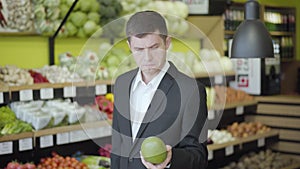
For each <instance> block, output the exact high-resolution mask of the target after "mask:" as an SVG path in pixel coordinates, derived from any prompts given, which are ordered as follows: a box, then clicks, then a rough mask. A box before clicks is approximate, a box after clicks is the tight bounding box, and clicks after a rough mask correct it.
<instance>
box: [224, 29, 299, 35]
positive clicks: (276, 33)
mask: <svg viewBox="0 0 300 169" xmlns="http://www.w3.org/2000/svg"><path fill="white" fill-rule="evenodd" d="M224 33H225V34H227V35H234V33H235V31H230V30H225V31H224ZM270 34H271V35H272V36H293V35H294V34H295V33H294V32H284V31H283V32H281V31H270Z"/></svg>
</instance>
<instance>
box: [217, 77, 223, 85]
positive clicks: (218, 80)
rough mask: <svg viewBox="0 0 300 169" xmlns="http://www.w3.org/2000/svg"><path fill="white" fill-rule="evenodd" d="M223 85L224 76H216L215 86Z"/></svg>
mask: <svg viewBox="0 0 300 169" xmlns="http://www.w3.org/2000/svg"><path fill="white" fill-rule="evenodd" d="M222 83H223V76H222V75H216V76H215V84H222Z"/></svg>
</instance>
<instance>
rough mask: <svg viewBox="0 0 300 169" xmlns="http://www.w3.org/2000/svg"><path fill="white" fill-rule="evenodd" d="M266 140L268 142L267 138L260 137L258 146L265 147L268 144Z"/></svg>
mask: <svg viewBox="0 0 300 169" xmlns="http://www.w3.org/2000/svg"><path fill="white" fill-rule="evenodd" d="M265 142H266V139H265V138H260V139H258V140H257V146H258V147H263V146H265V144H266V143H265Z"/></svg>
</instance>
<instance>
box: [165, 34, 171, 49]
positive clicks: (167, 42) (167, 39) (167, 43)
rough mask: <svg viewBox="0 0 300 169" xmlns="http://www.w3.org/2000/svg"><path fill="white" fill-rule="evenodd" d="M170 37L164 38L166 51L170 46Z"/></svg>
mask: <svg viewBox="0 0 300 169" xmlns="http://www.w3.org/2000/svg"><path fill="white" fill-rule="evenodd" d="M171 40H172V39H171V37H170V36H167V38H166V49H169V47H170V44H171Z"/></svg>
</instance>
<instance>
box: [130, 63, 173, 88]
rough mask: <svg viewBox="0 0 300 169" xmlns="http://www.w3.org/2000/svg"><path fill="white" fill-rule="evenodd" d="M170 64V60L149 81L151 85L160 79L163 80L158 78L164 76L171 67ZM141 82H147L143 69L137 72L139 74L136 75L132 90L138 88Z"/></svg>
mask: <svg viewBox="0 0 300 169" xmlns="http://www.w3.org/2000/svg"><path fill="white" fill-rule="evenodd" d="M169 67H170V64H169V62H166V63H165V65H164V66H163V68H162V69H161V71H160V72H159V73H158V74H157V75H156V76H155V77H154V78H153V79H152V80H151V81H150V82H149V83H148V84H149V85H152V84H155V83H156V82H157V81H158V80H161V79H162V78H157V77H160V76H163V75H164V74H165V73H166V72H167V71H168V69H169ZM139 83H145V82H144V81H143V79H142V72H141V69H139V71H138V72H137V75H136V76H135V80H134V83H133V86H132V91H134V90H135V89H136V87H137V86H138V84H139Z"/></svg>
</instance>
